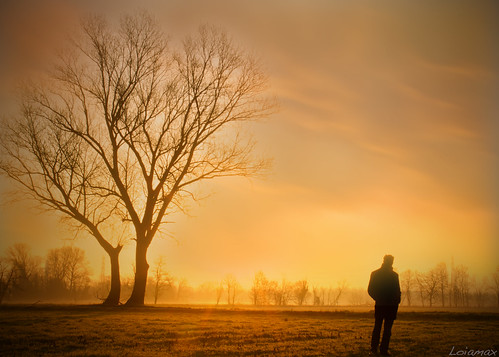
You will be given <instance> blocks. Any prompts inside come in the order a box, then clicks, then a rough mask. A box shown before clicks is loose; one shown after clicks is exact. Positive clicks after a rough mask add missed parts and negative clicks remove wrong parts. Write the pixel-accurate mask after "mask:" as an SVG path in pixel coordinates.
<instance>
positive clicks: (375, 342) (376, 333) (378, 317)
mask: <svg viewBox="0 0 499 357" xmlns="http://www.w3.org/2000/svg"><path fill="white" fill-rule="evenodd" d="M382 324H383V315H382V314H381V311H380V309H379V308H377V307H375V308H374V329H373V334H372V337H371V351H373V352H378V346H379V337H380V334H381V325H382ZM385 324H386V322H385Z"/></svg>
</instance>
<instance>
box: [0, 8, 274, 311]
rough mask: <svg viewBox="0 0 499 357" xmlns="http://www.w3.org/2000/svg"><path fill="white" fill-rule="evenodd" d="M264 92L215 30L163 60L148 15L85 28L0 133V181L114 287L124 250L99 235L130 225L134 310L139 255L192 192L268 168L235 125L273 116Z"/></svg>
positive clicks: (142, 261)
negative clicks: (68, 223) (69, 239)
mask: <svg viewBox="0 0 499 357" xmlns="http://www.w3.org/2000/svg"><path fill="white" fill-rule="evenodd" d="M266 83H267V78H266V76H265V75H264V74H263V72H262V71H261V70H260V66H259V64H258V62H257V61H255V60H254V59H253V58H252V57H251V56H249V55H248V54H246V53H245V52H244V51H242V50H241V49H239V48H238V47H237V46H236V45H235V44H234V43H233V41H231V39H230V38H229V37H228V36H227V35H226V34H225V33H224V32H223V31H221V30H219V29H216V28H213V27H202V28H200V30H199V31H198V33H197V34H196V35H194V36H190V37H188V38H186V39H185V40H184V41H183V42H182V45H181V46H180V47H179V48H178V49H175V48H174V49H170V48H169V47H168V44H167V41H166V40H165V36H164V35H163V34H162V32H161V31H160V30H159V27H158V25H157V24H156V23H155V22H154V21H153V20H152V19H151V18H150V17H149V16H148V15H147V14H143V13H142V14H138V15H134V16H125V17H123V18H122V21H121V23H120V26H119V27H117V28H114V27H111V26H109V25H108V24H107V23H106V21H105V20H104V19H102V18H99V17H95V16H94V17H90V18H88V19H86V20H85V21H84V22H83V26H82V36H81V37H80V38H77V39H76V40H73V41H72V42H71V43H70V45H69V48H68V50H67V51H66V52H65V53H64V54H63V55H61V57H60V61H59V62H58V63H57V65H56V66H55V69H54V70H53V71H52V72H51V73H50V74H48V75H47V78H45V79H44V83H43V85H40V86H35V85H32V86H28V89H27V90H26V92H25V96H24V98H23V99H22V113H21V115H20V117H19V118H16V120H15V121H12V123H11V125H10V126H9V128H6V130H5V131H4V132H5V135H4V137H3V138H2V147H3V151H4V152H3V155H2V163H1V170H2V172H3V173H4V174H6V175H7V176H8V177H10V178H12V179H13V180H15V181H17V182H18V183H19V184H20V185H21V186H22V187H23V188H24V192H27V193H29V194H30V195H31V196H32V197H33V198H34V199H35V200H37V201H39V202H41V203H42V204H43V205H45V206H46V207H48V208H49V209H52V210H55V211H58V212H60V213H63V214H64V215H65V216H66V217H70V218H71V219H72V220H73V221H74V222H76V223H78V224H79V225H80V226H81V227H83V228H85V229H86V230H87V231H89V232H90V233H91V234H92V235H93V236H94V237H95V238H96V239H97V241H98V242H99V243H100V245H101V246H102V247H103V248H104V249H105V250H106V252H108V254H109V255H110V257H111V260H112V264H111V266H112V270H113V269H114V270H113V271H114V273H115V274H114V277H115V278H117V280H116V279H115V282H117V283H119V266H118V263H117V262H118V254H119V251H120V250H121V247H122V242H120V241H118V242H117V243H116V244H114V245H113V244H112V239H111V237H110V236H111V234H109V233H106V232H107V230H106V229H107V228H106V227H111V228H112V229H115V228H116V226H118V225H119V226H126V225H129V226H130V230H131V232H133V239H134V240H135V241H136V257H135V258H136V275H135V284H134V289H133V292H132V296H131V298H130V299H129V301H128V304H130V305H142V304H143V302H144V294H145V285H146V280H147V271H148V267H149V265H148V264H147V261H146V252H147V249H148V247H149V245H150V244H151V242H152V240H153V238H154V237H155V236H156V234H157V233H158V231H159V230H160V229H161V227H162V225H164V224H165V223H166V219H165V217H166V216H167V215H168V214H169V213H170V212H171V210H172V209H182V207H183V203H184V202H185V199H186V198H187V197H191V196H192V192H191V191H192V190H191V189H190V188H191V187H192V185H193V184H194V183H197V182H200V181H202V180H206V179H212V178H216V177H221V176H240V175H243V176H246V175H252V174H255V173H257V172H259V171H260V170H261V169H262V168H263V167H265V166H266V164H267V162H266V161H265V160H260V159H256V158H254V157H253V154H252V152H253V146H254V143H253V141H252V140H245V139H243V137H242V136H241V135H240V134H239V130H238V125H237V124H238V123H241V122H245V121H248V120H254V119H258V118H261V117H264V116H266V115H268V114H269V113H270V112H271V111H272V110H273V107H274V104H273V100H271V99H270V100H269V98H268V97H267V96H266V95H265V89H266ZM106 234H107V235H106ZM113 259H114V260H113ZM112 280H113V274H112ZM117 289H119V287H118V288H117ZM115 293H116V292H115ZM117 294H118V295H117V296H118V298H119V290H118V292H117ZM115 297H116V296H115ZM113 302H114V303H117V300H116V298H115V299H114V301H113Z"/></svg>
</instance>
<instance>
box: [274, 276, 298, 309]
mask: <svg viewBox="0 0 499 357" xmlns="http://www.w3.org/2000/svg"><path fill="white" fill-rule="evenodd" d="M270 290H271V296H272V300H273V303H274V305H276V306H286V305H288V304H289V301H290V300H291V298H292V295H293V285H292V284H290V283H289V282H288V281H287V280H286V279H282V280H281V283H280V284H279V283H278V282H277V281H272V282H271V283H270Z"/></svg>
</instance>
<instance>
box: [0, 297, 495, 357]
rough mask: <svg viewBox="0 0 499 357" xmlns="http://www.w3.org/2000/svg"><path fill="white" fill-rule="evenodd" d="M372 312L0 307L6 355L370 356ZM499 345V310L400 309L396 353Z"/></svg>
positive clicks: (1, 348) (0, 349)
mask: <svg viewBox="0 0 499 357" xmlns="http://www.w3.org/2000/svg"><path fill="white" fill-rule="evenodd" d="M372 324H373V313H372V312H370V311H360V312H359V311H319V310H316V311H302V310H298V309H288V310H284V311H283V310H280V311H276V310H269V309H262V310H258V309H256V310H255V309H253V310H248V309H219V308H218V309H216V308H208V307H201V308H199V307H198V308H192V307H145V308H124V307H117V308H105V307H101V306H60V305H59V306H54V305H44V306H43V305H42V306H38V305H35V306H12V305H11V306H2V307H0V355H1V356H32V355H35V356H41V355H53V356H157V355H159V356H242V355H248V356H367V355H368V351H369V340H370V334H371V330H372ZM470 350H482V351H487V350H489V353H492V352H490V351H492V350H493V351H497V350H499V313H497V312H496V313H494V312H488V313H462V312H460V313H458V312H404V311H401V312H400V313H399V318H398V319H397V321H396V322H395V325H394V328H393V335H392V343H391V352H392V355H393V356H404V357H406V356H407V357H410V356H418V357H420V356H449V355H452V353H454V354H455V355H458V354H456V353H458V352H459V351H466V353H468V352H469V351H470ZM496 355H498V356H499V352H496Z"/></svg>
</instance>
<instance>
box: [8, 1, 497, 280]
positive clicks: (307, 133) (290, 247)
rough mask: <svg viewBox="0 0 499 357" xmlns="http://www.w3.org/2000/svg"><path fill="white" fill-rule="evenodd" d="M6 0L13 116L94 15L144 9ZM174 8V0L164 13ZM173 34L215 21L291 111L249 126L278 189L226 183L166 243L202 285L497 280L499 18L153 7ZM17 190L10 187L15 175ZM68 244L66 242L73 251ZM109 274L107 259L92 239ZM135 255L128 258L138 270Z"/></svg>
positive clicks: (287, 5) (53, 232)
mask: <svg viewBox="0 0 499 357" xmlns="http://www.w3.org/2000/svg"><path fill="white" fill-rule="evenodd" d="M11 3H12V4H11V5H6V4H5V2H2V4H0V26H1V27H0V78H1V80H0V104H1V106H2V107H3V108H10V107H12V99H11V96H10V94H11V93H12V89H11V88H12V84H13V83H15V82H16V81H17V80H18V79H19V78H22V77H23V76H26V74H29V73H33V72H35V73H36V71H40V70H43V68H45V67H44V64H45V63H46V62H47V61H48V58H49V57H50V49H51V48H53V47H54V46H56V45H57V44H58V43H59V41H60V39H61V38H62V36H63V34H64V33H65V32H66V31H68V29H69V28H71V26H74V23H75V19H77V18H78V16H79V15H80V14H82V13H84V12H86V11H96V12H99V13H104V14H107V15H109V16H116V15H117V14H116V11H115V9H116V8H119V9H120V10H127V9H131V10H133V9H135V8H136V4H135V3H134V2H132V1H128V2H123V1H109V2H106V5H105V6H103V5H101V2H99V1H76V0H75V1H70V2H67V1H66V2H63V1H56V0H47V1H43V2H39V1H35V0H20V1H16V2H11ZM166 3H167V4H166ZM141 6H142V7H144V8H146V9H148V10H150V11H151V13H153V14H154V15H155V16H156V17H157V19H158V20H159V21H160V22H161V24H162V25H164V27H165V31H166V32H168V33H170V34H171V37H172V38H176V37H177V36H179V35H180V34H184V33H186V32H189V31H192V30H194V29H195V28H196V27H197V26H198V25H199V24H202V23H215V24H219V25H221V26H222V27H224V28H226V29H227V30H228V32H229V33H231V34H232V35H233V36H234V37H235V38H236V39H237V40H238V41H239V42H240V43H241V45H242V46H244V47H246V48H248V49H250V50H252V51H254V52H256V53H259V54H260V56H261V57H262V58H263V61H264V63H265V66H266V67H267V69H268V73H269V75H270V79H271V86H272V91H273V93H275V95H276V96H277V97H278V100H279V102H280V111H279V112H278V113H277V114H275V115H273V116H272V117H270V118H269V119H267V120H265V121H263V122H261V123H257V124H254V125H252V126H251V127H250V128H248V129H249V130H250V131H251V132H252V133H253V135H254V136H255V138H256V139H257V140H258V146H257V150H258V152H259V153H262V154H265V155H267V156H268V157H271V158H273V160H274V164H273V167H272V169H271V171H270V172H269V173H268V175H267V176H266V178H265V179H263V180H261V179H253V180H250V181H248V180H246V179H224V180H220V181H217V182H215V181H214V182H211V183H209V184H207V185H204V186H202V191H203V192H205V193H211V194H212V195H210V197H209V198H207V199H206V200H203V201H202V202H200V203H199V204H195V203H193V204H191V205H190V207H191V208H190V214H191V217H185V216H178V217H174V220H175V223H174V224H172V225H171V226H170V227H169V229H168V232H169V233H170V234H171V235H173V236H174V237H175V240H172V239H171V238H168V237H166V235H165V237H164V238H160V237H157V239H156V240H155V241H154V242H153V244H152V246H151V248H150V253H149V261H150V262H151V263H153V262H154V260H155V259H156V258H157V257H158V256H159V255H164V257H165V259H166V261H167V262H168V267H169V270H170V271H171V273H172V274H173V275H175V276H177V277H186V278H187V279H188V281H189V282H190V283H191V284H193V285H196V284H198V283H201V282H203V281H216V280H219V279H221V278H222V277H223V276H224V275H226V274H228V273H233V274H234V275H236V277H238V279H239V280H240V281H241V282H242V283H243V284H244V285H249V283H250V281H251V279H252V276H253V274H254V273H255V272H256V271H257V270H263V271H264V272H265V273H266V274H267V275H268V276H269V277H271V278H275V279H280V278H281V277H286V278H287V279H290V280H297V279H302V278H308V279H309V280H310V281H311V282H312V283H313V284H320V285H330V284H331V285H335V284H336V282H337V281H339V280H343V279H346V280H347V281H348V282H349V283H350V285H351V286H365V285H366V284H367V280H368V276H369V273H370V271H371V270H373V269H375V268H376V267H377V266H378V265H379V264H380V262H381V258H382V256H383V255H384V254H386V253H391V254H393V255H394V256H395V267H396V268H397V269H398V270H399V271H403V270H405V269H408V268H412V269H419V270H422V271H425V270H427V269H429V268H431V267H433V266H434V265H436V264H437V263H438V262H440V261H445V262H447V263H448V264H449V265H450V262H451V259H452V257H453V258H454V261H455V263H456V264H465V265H467V266H468V267H469V268H470V271H471V272H472V273H473V274H490V273H491V272H492V271H493V270H494V269H495V267H496V266H497V263H498V262H499V225H498V222H499V192H498V191H499V190H498V185H497V182H499V181H498V179H499V172H498V171H499V144H498V142H499V140H498V136H499V134H498V133H499V126H498V118H497V116H498V114H499V100H497V98H498V94H499V77H498V75H499V72H498V66H499V45H498V43H497V35H498V34H499V32H498V31H499V6H498V5H497V2H493V1H490V2H479V3H478V2H476V1H431V2H426V3H425V4H422V2H400V1H376V2H372V1H349V2H346V1H323V0H313V1H304V0H291V1H284V0H278V1H261V0H256V1H249V0H248V1H229V0H226V1H203V0H189V1H180V0H177V1H168V2H164V1H152V0H148V1H142V2H141ZM0 182H1V184H2V187H3V188H4V189H7V188H8V184H7V183H6V182H5V180H4V179H1V181H0ZM0 210H1V216H0V235H1V242H0V250H2V251H3V250H4V249H5V247H7V246H9V245H10V244H12V243H14V242H26V243H29V244H30V245H31V246H32V247H33V250H34V252H35V253H37V254H39V255H44V254H45V253H46V251H47V249H49V248H54V247H58V246H61V245H62V244H64V241H62V239H63V238H67V237H71V234H70V233H69V232H68V231H67V230H64V229H63V228H60V227H59V226H58V225H57V224H55V223H54V222H57V221H56V220H55V219H53V218H47V217H46V216H33V215H30V217H26V215H25V212H26V210H25V208H24V206H22V205H19V204H17V205H14V206H13V205H7V206H4V207H2V208H0ZM66 244H67V243H66ZM75 244H76V245H77V246H80V247H82V248H84V249H85V250H86V251H87V254H88V255H89V258H90V260H91V262H92V264H93V265H94V268H93V269H94V272H95V273H96V275H98V274H99V273H100V264H101V259H102V257H103V256H104V252H103V250H102V249H101V248H100V247H99V246H98V245H97V243H95V242H94V241H93V240H92V239H91V238H85V239H84V238H81V239H78V240H77V241H76V242H75ZM132 256H133V245H132V244H131V243H130V244H129V245H128V246H127V248H126V249H125V250H124V252H123V253H122V255H121V264H122V268H123V270H124V273H125V274H126V273H128V272H130V271H131V263H132Z"/></svg>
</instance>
